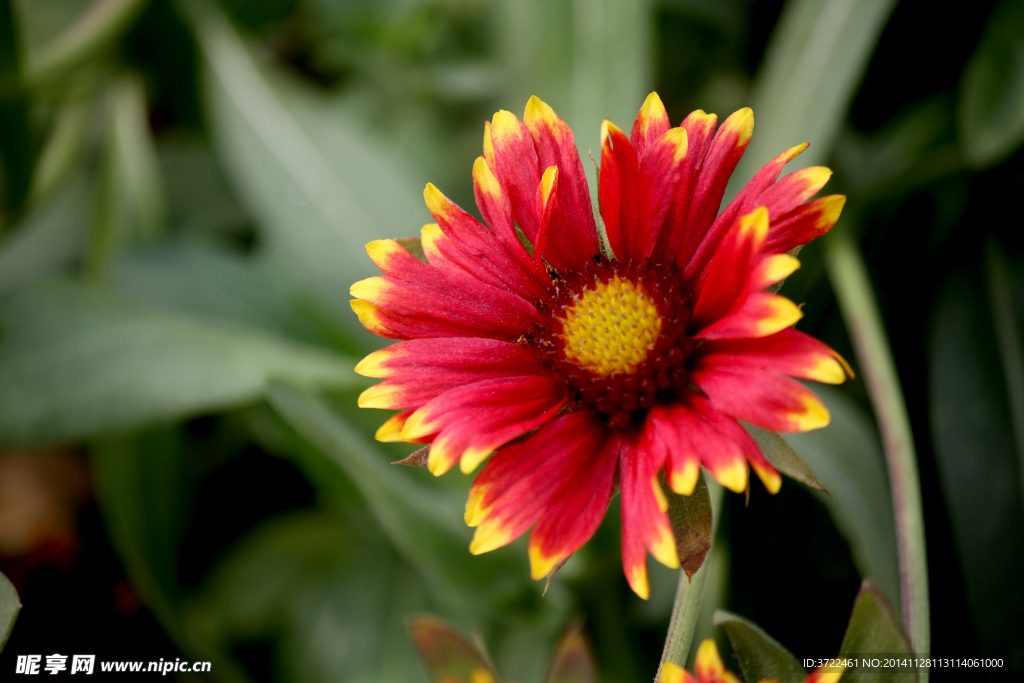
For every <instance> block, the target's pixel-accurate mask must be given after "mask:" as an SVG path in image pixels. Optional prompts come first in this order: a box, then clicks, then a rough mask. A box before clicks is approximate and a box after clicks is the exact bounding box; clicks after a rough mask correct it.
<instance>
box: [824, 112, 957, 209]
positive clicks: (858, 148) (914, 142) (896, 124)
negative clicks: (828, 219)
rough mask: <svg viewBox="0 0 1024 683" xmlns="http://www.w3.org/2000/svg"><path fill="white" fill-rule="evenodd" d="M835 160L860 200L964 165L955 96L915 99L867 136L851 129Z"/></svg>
mask: <svg viewBox="0 0 1024 683" xmlns="http://www.w3.org/2000/svg"><path fill="white" fill-rule="evenodd" d="M834 158H835V162H834V165H833V168H834V169H835V171H836V172H837V173H839V174H841V175H842V178H843V183H844V184H846V185H848V186H849V193H850V196H851V197H855V198H856V200H857V201H859V202H868V201H872V200H877V199H881V198H884V197H893V196H896V195H899V194H904V193H906V192H908V191H910V190H913V189H915V188H917V187H920V186H922V185H924V184H926V183H930V182H933V181H935V180H937V179H939V178H941V177H943V176H945V175H947V174H949V173H952V172H953V171H956V170H958V169H960V168H962V167H963V159H962V156H961V154H960V148H959V145H958V144H957V141H956V126H955V123H954V116H953V103H952V98H951V97H949V96H948V95H946V94H942V95H937V96H935V97H930V98H927V99H924V100H922V101H920V102H916V103H914V104H912V105H910V106H909V107H908V108H907V109H906V110H904V111H902V112H900V113H899V114H897V115H896V116H894V117H893V118H892V119H891V120H889V121H888V122H886V123H885V124H884V125H883V126H882V127H881V128H880V129H879V130H877V131H874V132H872V133H870V134H868V135H865V134H862V133H859V132H857V131H855V130H853V129H852V128H851V127H847V128H846V129H844V130H843V132H842V133H841V134H840V136H839V138H838V140H837V141H836V151H835V156H834Z"/></svg>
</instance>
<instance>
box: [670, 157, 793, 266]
mask: <svg viewBox="0 0 1024 683" xmlns="http://www.w3.org/2000/svg"><path fill="white" fill-rule="evenodd" d="M805 149H807V143H804V144H802V145H797V146H795V147H790V148H789V149H787V150H786V151H785V152H783V153H782V154H780V155H778V156H777V157H775V158H774V159H772V160H771V161H769V162H768V163H767V164H765V165H764V166H763V167H762V168H761V170H759V171H758V172H757V173H755V174H754V177H753V178H751V179H750V182H748V183H747V184H746V185H744V187H743V189H742V190H740V192H739V194H738V195H736V197H735V198H734V199H733V200H732V201H731V202H729V205H728V206H727V207H725V210H724V211H722V213H721V214H720V215H719V216H718V218H717V219H715V220H714V223H713V224H712V225H711V227H710V228H709V229H707V230H706V231H705V233H704V234H702V235H701V238H702V239H701V241H700V246H699V247H697V248H696V251H695V252H694V253H693V257H692V259H691V260H690V261H683V260H680V261H679V262H680V263H688V264H689V265H688V266H687V275H688V276H692V274H693V273H697V272H699V271H700V269H701V268H703V265H704V264H705V263H706V262H707V261H708V259H710V258H711V254H713V253H714V250H715V248H716V247H717V246H718V242H719V241H721V239H722V235H724V234H725V232H726V231H727V230H728V229H729V227H731V226H732V224H733V221H735V220H736V218H737V216H741V215H743V214H747V213H750V212H751V211H752V210H754V208H756V207H758V206H762V205H764V202H762V201H760V197H761V194H762V193H763V192H765V190H767V189H768V188H770V187H771V186H772V184H773V183H775V181H776V179H778V177H779V174H780V173H781V172H782V167H783V166H785V165H786V164H787V163H789V162H790V161H791V160H792V159H793V158H794V157H796V156H797V155H798V154H800V153H801V152H803V151H804V150H805ZM778 215H779V214H776V213H773V212H772V211H771V209H770V208H769V218H770V219H771V220H775V218H776V217H777V216H778ZM682 256H683V255H682V254H681V255H680V257H681V258H682Z"/></svg>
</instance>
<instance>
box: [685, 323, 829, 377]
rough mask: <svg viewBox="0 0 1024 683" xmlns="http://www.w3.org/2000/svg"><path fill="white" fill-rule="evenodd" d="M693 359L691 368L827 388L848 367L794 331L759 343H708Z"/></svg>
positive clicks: (801, 333) (750, 340) (822, 345)
mask: <svg viewBox="0 0 1024 683" xmlns="http://www.w3.org/2000/svg"><path fill="white" fill-rule="evenodd" d="M695 355H696V357H697V358H698V360H697V362H696V364H695V367H707V368H711V367H724V368H753V369H756V370H770V371H774V372H777V373H780V374H784V375H789V376H790V377H796V378H799V379H812V380H815V381H817V382H825V383H827V384H841V383H842V382H843V381H844V380H845V379H846V376H847V367H848V366H847V365H846V361H845V360H843V359H842V357H841V356H840V355H839V354H838V353H836V352H835V351H833V350H832V349H830V348H829V347H828V346H827V345H826V344H823V343H822V342H820V341H818V340H817V339H815V338H814V337H811V336H810V335H806V334H804V333H803V332H800V331H798V330H794V329H786V330H782V331H781V332H777V333H776V334H773V335H770V336H767V337H761V338H760V339H733V340H722V341H708V342H705V343H704V344H702V345H701V346H700V348H698V349H697V351H696V354H695Z"/></svg>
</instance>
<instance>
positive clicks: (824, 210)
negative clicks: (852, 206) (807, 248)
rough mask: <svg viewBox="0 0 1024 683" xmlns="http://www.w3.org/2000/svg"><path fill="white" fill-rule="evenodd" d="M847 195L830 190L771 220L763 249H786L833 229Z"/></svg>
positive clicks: (768, 250) (767, 250)
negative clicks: (823, 195)
mask: <svg viewBox="0 0 1024 683" xmlns="http://www.w3.org/2000/svg"><path fill="white" fill-rule="evenodd" d="M845 203H846V197H844V196H843V195H841V194H833V195H829V196H827V197H822V198H820V199H815V200H814V201H813V202H810V203H808V204H801V205H800V206H798V207H796V208H795V209H793V210H792V211H790V212H789V213H786V214H784V215H782V216H780V217H779V218H777V219H773V220H772V225H771V229H769V230H768V239H767V240H766V241H765V245H764V250H765V253H777V252H787V251H789V250H790V249H792V248H794V247H798V246H800V245H801V244H807V243H808V242H810V241H811V240H813V239H814V238H815V237H819V236H821V235H824V234H825V233H826V232H828V231H829V230H831V229H832V226H833V225H835V224H836V221H838V220H839V214H840V213H842V211H843V205H844V204H845Z"/></svg>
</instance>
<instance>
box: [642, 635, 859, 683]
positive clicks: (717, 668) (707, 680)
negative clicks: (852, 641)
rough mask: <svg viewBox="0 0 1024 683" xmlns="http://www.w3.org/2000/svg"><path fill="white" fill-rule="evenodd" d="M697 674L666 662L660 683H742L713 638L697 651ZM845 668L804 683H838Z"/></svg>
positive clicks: (817, 672) (814, 674) (821, 672)
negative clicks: (723, 659) (725, 663)
mask: <svg viewBox="0 0 1024 683" xmlns="http://www.w3.org/2000/svg"><path fill="white" fill-rule="evenodd" d="M693 669H694V671H696V672H697V677H696V678H694V677H693V676H691V675H690V672H689V671H687V670H686V669H684V668H682V667H681V666H679V665H677V664H673V663H671V662H665V663H664V664H662V665H661V671H660V673H659V674H658V683H742V681H740V679H739V677H738V676H736V674H734V673H733V672H731V671H729V670H728V669H726V668H725V665H724V664H722V657H721V656H720V655H719V654H718V646H717V645H715V641H714V639H712V638H708V639H707V640H705V641H704V642H703V643H701V644H700V647H699V648H698V649H697V657H696V658H695V659H694V662H693ZM844 670H845V667H843V668H839V667H835V666H834V667H830V668H828V669H826V668H825V667H818V668H817V669H815V670H814V671H812V672H811V674H810V675H809V676H808V677H807V680H806V681H804V683H838V681H839V679H840V678H841V677H842V675H843V671H844ZM758 683H778V682H777V681H773V680H771V679H767V678H765V679H762V680H761V681H758Z"/></svg>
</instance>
